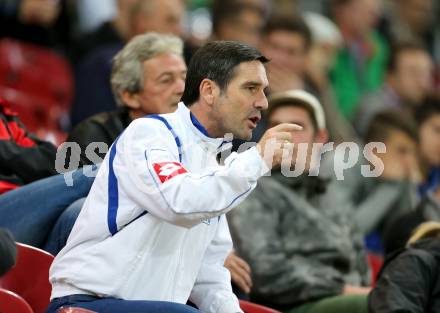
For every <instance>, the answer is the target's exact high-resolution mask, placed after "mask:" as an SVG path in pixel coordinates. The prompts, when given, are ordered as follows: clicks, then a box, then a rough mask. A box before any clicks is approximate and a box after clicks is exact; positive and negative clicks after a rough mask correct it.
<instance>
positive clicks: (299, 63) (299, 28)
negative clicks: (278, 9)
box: [261, 14, 312, 93]
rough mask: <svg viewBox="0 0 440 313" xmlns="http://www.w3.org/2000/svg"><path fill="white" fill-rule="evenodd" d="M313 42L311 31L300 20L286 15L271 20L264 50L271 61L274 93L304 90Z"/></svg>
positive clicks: (269, 68) (264, 32) (270, 78)
mask: <svg viewBox="0 0 440 313" xmlns="http://www.w3.org/2000/svg"><path fill="white" fill-rule="evenodd" d="M311 41H312V38H311V33H310V30H309V28H308V27H307V25H306V24H305V22H304V21H303V19H302V18H301V17H299V16H295V15H287V14H284V15H280V16H276V15H274V16H272V17H271V18H270V19H269V21H268V23H267V25H266V26H265V28H264V30H263V39H262V41H261V51H262V52H263V53H264V55H266V56H267V57H268V58H269V60H270V62H269V63H268V64H267V66H266V69H267V76H268V79H269V91H270V92H271V93H275V92H282V91H286V90H290V89H302V88H304V86H305V84H306V83H305V79H304V75H305V70H306V63H307V62H306V57H307V53H308V51H309V48H310V45H311Z"/></svg>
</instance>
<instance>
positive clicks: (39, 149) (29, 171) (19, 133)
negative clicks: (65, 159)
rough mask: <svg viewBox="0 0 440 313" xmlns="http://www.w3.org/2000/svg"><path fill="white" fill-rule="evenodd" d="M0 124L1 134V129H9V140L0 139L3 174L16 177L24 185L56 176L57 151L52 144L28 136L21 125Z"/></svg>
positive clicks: (0, 161) (3, 137)
mask: <svg viewBox="0 0 440 313" xmlns="http://www.w3.org/2000/svg"><path fill="white" fill-rule="evenodd" d="M1 123H2V125H1V128H2V133H3V129H7V128H8V129H9V131H8V134H9V138H6V137H5V136H2V138H1V139H0V164H1V165H0V168H1V169H2V171H3V172H6V173H8V172H9V173H12V174H15V175H17V176H18V177H19V178H20V179H22V180H23V182H24V183H30V182H32V181H35V180H38V179H41V178H45V177H48V176H52V175H55V174H57V172H56V170H55V158H56V153H57V149H56V147H55V146H54V145H53V144H51V143H50V142H47V141H43V140H39V139H38V138H36V137H35V136H32V135H30V134H29V133H28V132H27V130H26V129H25V128H24V127H23V126H22V125H21V123H14V124H11V125H5V124H4V121H1ZM10 126H12V128H11V127H10Z"/></svg>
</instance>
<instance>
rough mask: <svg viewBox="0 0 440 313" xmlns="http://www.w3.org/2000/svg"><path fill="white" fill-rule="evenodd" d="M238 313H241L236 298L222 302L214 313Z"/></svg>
mask: <svg viewBox="0 0 440 313" xmlns="http://www.w3.org/2000/svg"><path fill="white" fill-rule="evenodd" d="M238 312H240V313H243V311H242V309H241V308H240V304H239V302H238V300H237V298H235V299H230V300H227V301H224V302H222V304H221V305H220V306H219V308H218V309H217V312H216V313H238Z"/></svg>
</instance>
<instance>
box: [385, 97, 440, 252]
mask: <svg viewBox="0 0 440 313" xmlns="http://www.w3.org/2000/svg"><path fill="white" fill-rule="evenodd" d="M415 117H416V120H417V123H418V132H419V133H418V134H419V151H420V163H421V165H420V168H421V169H422V171H421V182H420V184H419V189H418V191H419V197H420V198H421V201H420V203H419V205H418V206H417V208H416V209H415V210H414V211H413V212H409V213H407V214H405V215H403V216H401V217H400V218H399V219H397V220H396V221H395V222H394V223H392V224H390V225H389V226H388V227H387V228H388V229H387V231H386V236H385V237H386V238H385V249H386V252H387V253H390V252H392V251H394V250H396V249H399V248H402V247H403V246H404V245H405V242H406V241H407V240H408V238H409V237H410V235H411V232H412V231H413V230H414V229H415V228H416V227H417V226H418V225H419V224H421V223H422V222H425V221H429V220H434V221H440V98H439V96H436V95H429V96H427V97H426V98H425V99H424V100H423V103H422V104H421V106H420V107H418V108H417V109H416V110H415Z"/></svg>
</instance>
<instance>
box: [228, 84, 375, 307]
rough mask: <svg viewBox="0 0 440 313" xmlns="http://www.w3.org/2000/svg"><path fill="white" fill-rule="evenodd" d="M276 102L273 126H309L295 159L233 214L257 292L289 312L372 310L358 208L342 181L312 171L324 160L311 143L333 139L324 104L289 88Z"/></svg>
mask: <svg viewBox="0 0 440 313" xmlns="http://www.w3.org/2000/svg"><path fill="white" fill-rule="evenodd" d="M269 107H270V109H269V112H268V121H269V124H270V126H274V125H277V124H280V123H297V124H300V125H301V126H302V127H303V130H301V131H298V132H296V133H294V134H292V138H293V141H292V142H293V143H294V145H295V146H294V149H293V155H292V158H291V159H289V160H286V161H285V162H283V165H282V166H281V168H280V169H278V170H276V171H275V170H274V171H272V175H271V176H270V177H264V178H263V179H261V180H260V181H259V183H258V186H257V188H256V189H255V190H254V191H253V192H252V193H251V195H250V196H249V197H248V198H247V199H246V200H245V201H244V202H243V203H242V204H240V205H239V208H238V210H234V212H233V213H232V214H231V215H230V216H229V218H230V219H229V222H230V227H231V231H232V234H233V238H234V242H235V245H236V249H237V252H238V254H239V255H240V256H242V257H243V258H244V259H245V260H246V261H247V262H249V264H250V266H251V269H252V280H253V288H252V291H251V299H252V300H254V301H257V302H260V303H263V304H266V305H268V306H271V307H275V308H278V309H281V310H283V311H285V312H289V313H298V312H307V313H319V312H325V313H333V312H334V313H340V312H344V313H351V312H353V313H362V312H366V310H367V301H366V295H367V293H368V292H369V290H370V289H369V288H368V287H365V286H368V285H369V271H368V265H367V261H366V258H365V253H364V250H363V243H362V234H361V233H360V232H359V231H357V230H356V228H355V226H354V225H353V217H352V213H353V211H352V210H351V209H350V207H349V205H348V204H347V203H348V202H347V199H346V198H345V196H344V193H341V192H339V191H340V190H339V188H338V186H337V183H336V181H335V180H332V179H331V177H326V176H325V175H323V174H319V175H318V176H312V175H313V174H311V173H312V171H313V170H315V169H316V168H317V166H318V165H319V160H317V159H316V158H315V156H314V154H313V153H312V146H313V144H322V143H325V142H326V141H327V130H326V126H325V116H324V111H323V109H322V106H321V104H320V103H319V101H318V100H317V99H316V98H315V97H314V96H312V95H311V94H309V93H307V92H305V91H301V90H290V91H286V92H283V93H277V94H273V95H272V96H271V98H270V99H269ZM301 144H302V146H305V147H306V148H299V145H301ZM298 166H299V167H303V168H304V172H303V173H302V174H301V175H299V176H298V174H299V172H297V173H295V172H296V171H297V168H298ZM294 167H295V170H294V172H291V173H290V175H289V173H288V171H289V170H292V169H293V168H294ZM321 172H322V171H321ZM288 176H290V177H288ZM292 176H297V177H292Z"/></svg>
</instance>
